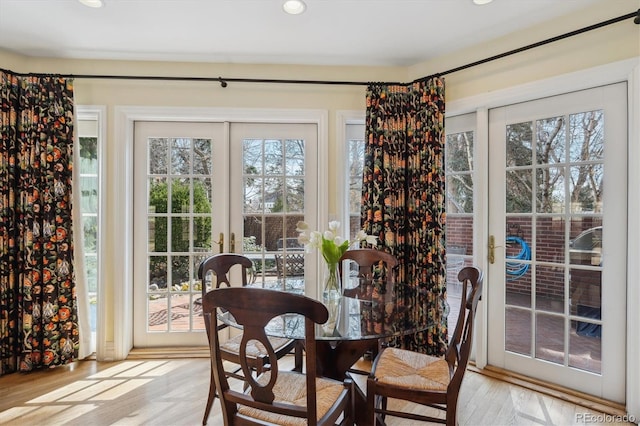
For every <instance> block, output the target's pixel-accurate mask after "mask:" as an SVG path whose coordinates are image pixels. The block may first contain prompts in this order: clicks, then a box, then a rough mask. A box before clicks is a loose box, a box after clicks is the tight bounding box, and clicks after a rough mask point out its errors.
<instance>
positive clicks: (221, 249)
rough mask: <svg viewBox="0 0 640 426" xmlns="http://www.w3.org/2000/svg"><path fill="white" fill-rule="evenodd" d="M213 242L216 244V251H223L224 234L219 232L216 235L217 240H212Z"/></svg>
mask: <svg viewBox="0 0 640 426" xmlns="http://www.w3.org/2000/svg"><path fill="white" fill-rule="evenodd" d="M214 243H215V244H218V253H224V234H223V233H222V232H221V233H220V235H219V236H218V241H214Z"/></svg>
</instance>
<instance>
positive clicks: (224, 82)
mask: <svg viewBox="0 0 640 426" xmlns="http://www.w3.org/2000/svg"><path fill="white" fill-rule="evenodd" d="M218 81H219V82H220V87H227V82H226V81H225V80H224V79H223V78H222V77H218Z"/></svg>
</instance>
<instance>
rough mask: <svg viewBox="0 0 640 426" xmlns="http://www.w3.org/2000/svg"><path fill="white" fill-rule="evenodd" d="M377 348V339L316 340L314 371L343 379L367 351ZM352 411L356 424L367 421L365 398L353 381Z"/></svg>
mask: <svg viewBox="0 0 640 426" xmlns="http://www.w3.org/2000/svg"><path fill="white" fill-rule="evenodd" d="M377 348H378V341H377V340H375V339H374V340H342V341H335V342H334V341H318V340H316V372H317V374H318V375H319V376H324V377H330V378H332V379H336V380H344V379H345V378H346V377H347V371H348V370H349V369H350V368H351V366H352V365H353V364H354V363H355V362H356V361H357V360H358V359H360V357H362V356H363V355H364V354H365V353H366V352H367V351H371V350H373V351H375V350H376V349H377ZM353 388H354V392H355V395H354V398H353V399H354V407H352V409H353V413H354V418H355V423H356V425H366V424H367V421H368V414H367V398H366V395H365V394H364V392H363V391H362V389H360V387H358V386H357V385H356V384H355V383H354V386H353Z"/></svg>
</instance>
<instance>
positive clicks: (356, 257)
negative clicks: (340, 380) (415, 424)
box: [338, 248, 398, 375]
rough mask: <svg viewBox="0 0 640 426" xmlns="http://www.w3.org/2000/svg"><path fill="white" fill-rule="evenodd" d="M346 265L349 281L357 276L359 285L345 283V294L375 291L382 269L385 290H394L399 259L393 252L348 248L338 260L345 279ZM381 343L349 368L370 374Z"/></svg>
mask: <svg viewBox="0 0 640 426" xmlns="http://www.w3.org/2000/svg"><path fill="white" fill-rule="evenodd" d="M345 265H348V271H349V275H348V277H347V282H348V281H349V280H351V279H352V278H357V280H358V285H357V286H355V287H353V288H346V287H345V286H344V285H343V288H344V290H343V291H342V293H343V294H344V295H345V296H348V297H356V296H357V295H358V293H360V292H370V291H373V280H374V278H378V277H379V276H380V275H381V271H383V272H384V275H383V277H384V283H385V286H384V287H385V288H384V291H393V285H394V283H395V281H396V267H397V266H398V259H397V258H396V257H395V256H393V255H392V254H389V253H387V252H385V251H382V250H376V249H368V248H364V249H353V250H347V251H346V252H344V254H343V255H342V257H341V258H340V262H338V268H339V271H340V277H342V278H343V279H344V275H343V272H342V271H343V268H344V267H345ZM353 266H355V267H356V268H357V271H356V273H355V274H354V273H353V272H352V267H353ZM345 284H346V282H345ZM374 345H375V343H374ZM379 345H380V343H379V342H378V345H375V347H372V348H371V350H370V351H368V352H367V354H366V356H365V357H364V358H361V359H360V360H359V361H357V362H356V364H355V365H354V366H353V367H351V368H350V369H349V372H350V373H356V374H364V375H367V374H369V372H370V371H371V361H372V360H373V358H374V357H375V356H376V355H377V353H378V346H379Z"/></svg>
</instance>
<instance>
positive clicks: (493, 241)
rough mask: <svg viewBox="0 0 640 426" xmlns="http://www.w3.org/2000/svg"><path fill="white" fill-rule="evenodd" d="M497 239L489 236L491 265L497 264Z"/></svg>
mask: <svg viewBox="0 0 640 426" xmlns="http://www.w3.org/2000/svg"><path fill="white" fill-rule="evenodd" d="M495 250H496V238H495V237H494V236H493V235H489V263H491V264H494V263H495V262H496V253H495Z"/></svg>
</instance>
